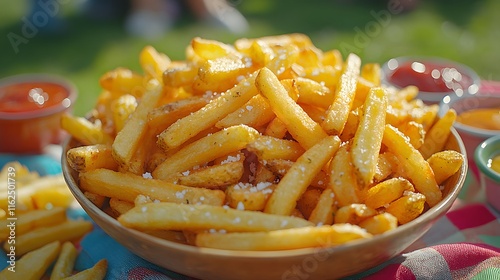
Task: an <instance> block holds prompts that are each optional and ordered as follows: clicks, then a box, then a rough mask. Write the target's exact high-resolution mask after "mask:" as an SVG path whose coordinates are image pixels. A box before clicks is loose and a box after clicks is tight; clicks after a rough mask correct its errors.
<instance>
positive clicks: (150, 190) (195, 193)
mask: <svg viewBox="0 0 500 280" xmlns="http://www.w3.org/2000/svg"><path fill="white" fill-rule="evenodd" d="M124 182H126V183H124ZM80 188H81V189H82V190H84V191H89V192H92V193H95V194H99V195H102V196H105V197H115V198H117V199H120V200H124V201H128V202H134V200H135V198H136V197H137V196H138V195H139V194H143V195H146V196H149V197H150V198H151V199H158V200H160V201H171V202H176V203H189V204H196V203H203V204H213V205H222V204H223V202H224V192H223V191H220V190H209V189H202V188H191V187H186V186H181V185H175V184H172V183H168V182H165V181H162V180H156V179H149V178H144V177H142V176H139V175H135V174H131V173H121V172H115V171H112V170H108V169H96V170H92V171H89V172H85V173H82V174H81V177H80Z"/></svg>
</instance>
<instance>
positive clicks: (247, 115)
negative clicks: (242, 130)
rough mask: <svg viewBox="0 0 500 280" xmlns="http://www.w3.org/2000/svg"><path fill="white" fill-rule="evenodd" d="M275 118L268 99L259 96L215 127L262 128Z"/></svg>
mask: <svg viewBox="0 0 500 280" xmlns="http://www.w3.org/2000/svg"><path fill="white" fill-rule="evenodd" d="M275 116H276V115H275V114H274V113H273V111H272V110H271V107H270V106H269V103H267V101H266V99H265V98H264V97H263V96H262V95H260V94H258V95H255V96H254V97H252V99H250V100H249V101H248V102H247V103H246V104H245V105H243V107H241V108H239V109H238V110H236V111H234V112H232V113H230V114H228V115H227V116H226V117H224V118H223V119H222V120H220V121H218V122H217V123H216V124H215V126H216V127H219V128H226V127H230V126H233V125H239V124H245V125H248V126H251V127H261V126H263V125H265V124H267V123H269V122H270V121H271V120H272V119H274V117H275Z"/></svg>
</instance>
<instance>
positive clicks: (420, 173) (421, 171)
mask: <svg viewBox="0 0 500 280" xmlns="http://www.w3.org/2000/svg"><path fill="white" fill-rule="evenodd" d="M382 143H383V144H384V145H385V146H387V148H388V149H389V151H391V152H392V153H393V154H394V155H396V157H397V158H398V164H399V165H400V166H401V168H402V169H403V170H404V172H405V175H406V177H407V179H409V180H410V181H411V182H412V183H413V185H414V187H415V189H416V190H417V191H418V192H420V193H422V194H423V195H424V196H425V199H426V202H427V204H429V206H431V207H432V206H434V205H436V204H437V203H438V202H439V201H441V198H442V193H441V190H440V189H439V186H438V184H437V183H436V179H435V177H434V172H433V171H432V168H431V167H430V165H429V163H428V162H427V161H426V160H425V159H424V157H423V156H422V154H420V152H419V151H418V150H417V149H415V148H414V147H413V146H412V145H411V143H410V142H409V141H408V139H407V138H406V136H405V135H404V134H403V133H401V132H400V131H399V130H398V129H397V128H395V127H393V126H392V125H386V126H385V131H384V137H383V139H382Z"/></svg>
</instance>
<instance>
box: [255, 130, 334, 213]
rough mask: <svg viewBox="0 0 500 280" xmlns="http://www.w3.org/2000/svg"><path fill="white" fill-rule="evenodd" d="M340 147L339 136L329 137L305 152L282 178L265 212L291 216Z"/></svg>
mask: <svg viewBox="0 0 500 280" xmlns="http://www.w3.org/2000/svg"><path fill="white" fill-rule="evenodd" d="M339 145H340V139H339V138H338V137H337V136H327V137H325V138H323V139H322V140H320V142H318V144H316V145H314V146H313V147H312V148H310V149H308V150H307V151H305V152H304V153H303V154H302V155H301V156H300V157H299V158H298V159H297V161H296V162H295V163H294V164H293V165H292V167H291V168H290V170H288V172H287V173H286V174H285V176H284V177H283V178H281V180H280V182H279V183H278V185H277V186H276V189H275V190H274V192H273V193H272V194H271V197H269V200H268V202H267V204H266V208H265V209H264V212H266V213H271V214H281V215H290V214H291V213H292V211H293V209H295V206H296V204H297V200H298V199H299V198H300V196H301V195H302V194H303V193H304V192H305V190H306V189H307V187H308V186H309V184H310V183H311V181H312V180H313V179H314V177H315V176H316V175H317V174H318V173H319V171H320V170H321V169H322V168H324V166H325V164H326V163H327V162H328V161H329V160H330V159H331V158H332V156H333V154H334V153H335V152H336V151H337V149H338V147H339Z"/></svg>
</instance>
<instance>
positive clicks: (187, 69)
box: [163, 61, 198, 88]
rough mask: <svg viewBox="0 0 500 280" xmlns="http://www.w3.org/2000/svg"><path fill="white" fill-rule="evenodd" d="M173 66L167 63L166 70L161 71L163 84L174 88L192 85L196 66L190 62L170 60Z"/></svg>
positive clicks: (196, 69)
mask: <svg viewBox="0 0 500 280" xmlns="http://www.w3.org/2000/svg"><path fill="white" fill-rule="evenodd" d="M171 64H175V65H174V66H172V65H169V67H168V68H167V70H165V72H163V84H164V85H165V86H168V87H172V88H176V87H183V86H189V85H192V84H193V82H194V80H195V78H196V75H198V68H197V67H195V66H194V65H192V64H190V63H180V62H178V61H175V62H172V63H171Z"/></svg>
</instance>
